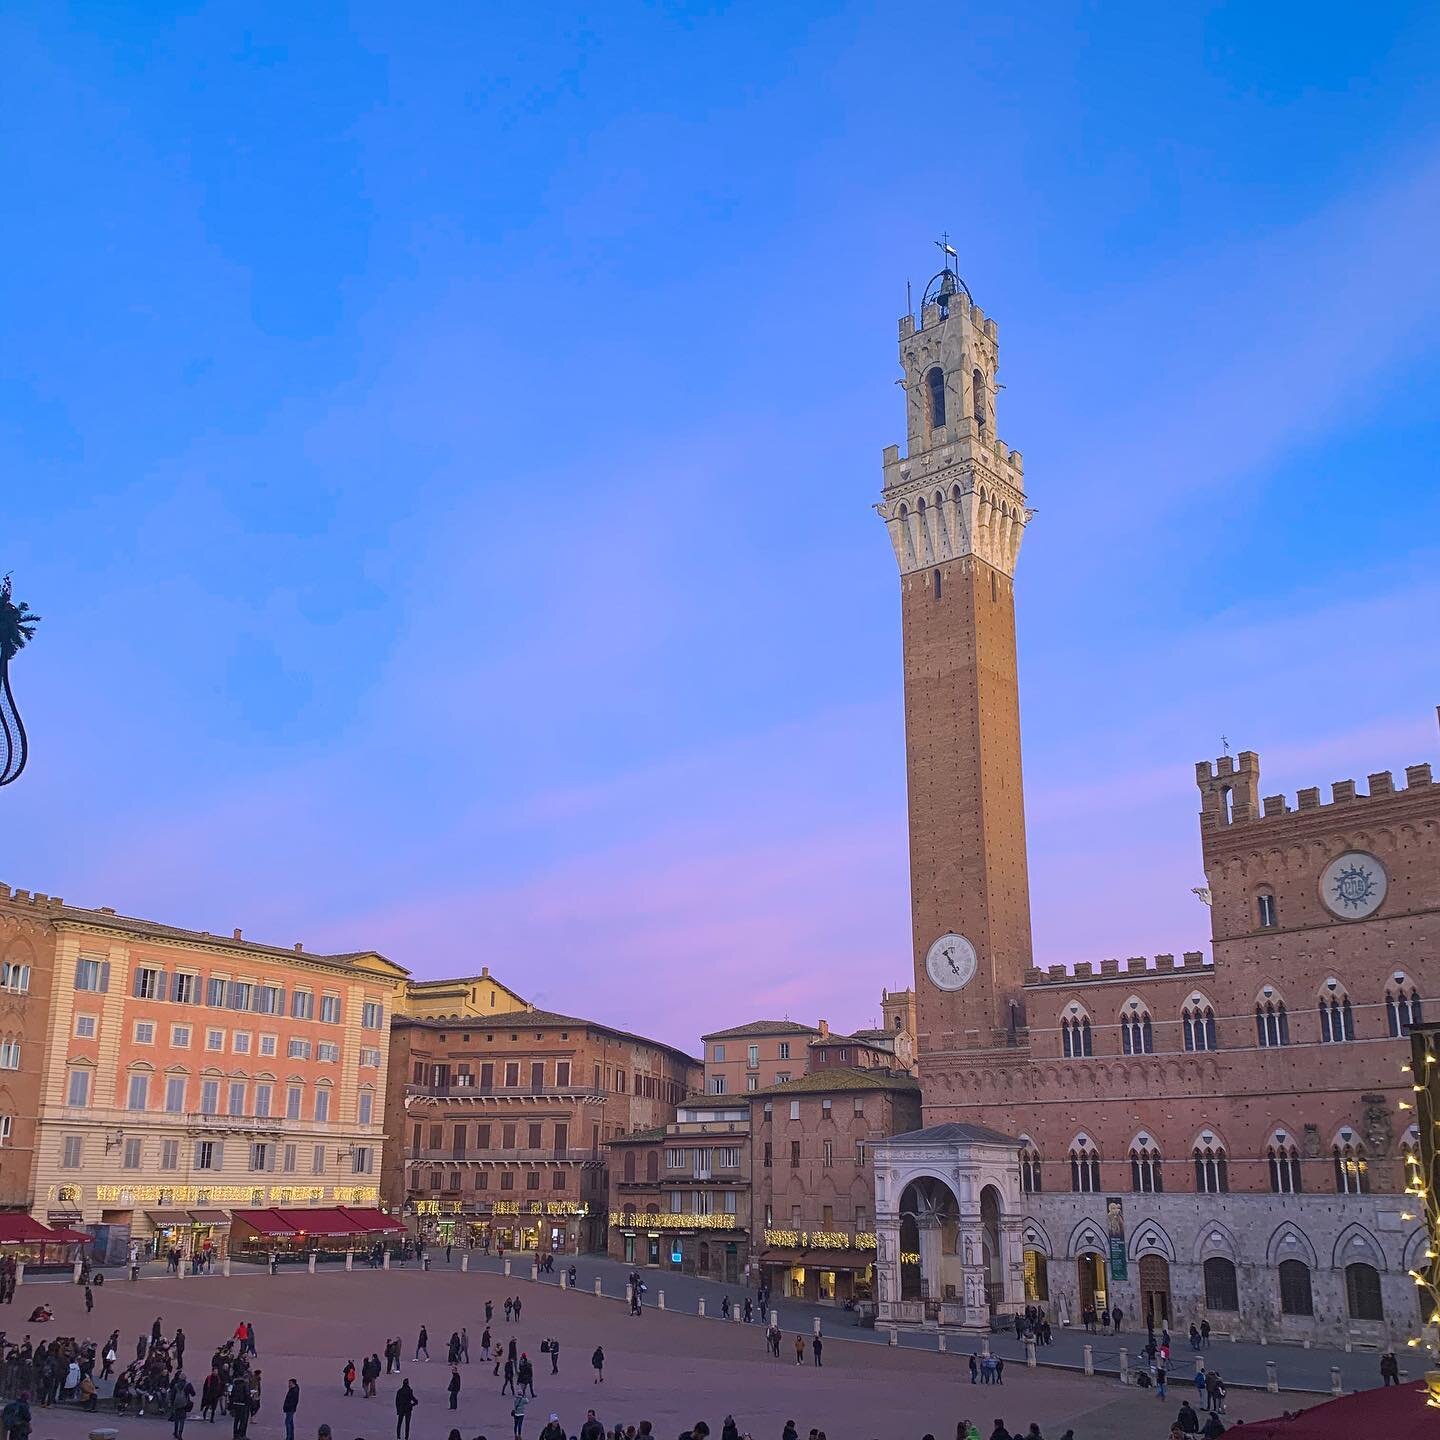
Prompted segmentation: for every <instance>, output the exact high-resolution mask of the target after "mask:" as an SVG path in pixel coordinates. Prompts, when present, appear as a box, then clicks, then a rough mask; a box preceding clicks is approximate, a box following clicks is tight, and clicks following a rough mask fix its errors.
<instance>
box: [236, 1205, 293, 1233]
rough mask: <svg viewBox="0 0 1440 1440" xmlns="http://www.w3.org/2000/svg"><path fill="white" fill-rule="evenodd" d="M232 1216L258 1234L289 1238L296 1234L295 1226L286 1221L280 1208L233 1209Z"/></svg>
mask: <svg viewBox="0 0 1440 1440" xmlns="http://www.w3.org/2000/svg"><path fill="white" fill-rule="evenodd" d="M230 1218H231V1220H232V1221H235V1222H237V1223H238V1224H241V1225H244V1226H245V1227H246V1228H247V1229H250V1230H253V1231H254V1232H255V1233H256V1234H257V1235H268V1236H271V1237H273V1238H276V1239H286V1240H288V1239H289V1238H290V1237H291V1236H292V1235H294V1234H295V1227H294V1226H293V1225H291V1224H290V1223H289V1222H288V1221H286V1220H285V1219H284V1218H283V1217H282V1216H281V1214H280V1212H279V1211H278V1210H232V1211H231V1212H230Z"/></svg>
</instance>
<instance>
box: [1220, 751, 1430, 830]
mask: <svg viewBox="0 0 1440 1440" xmlns="http://www.w3.org/2000/svg"><path fill="white" fill-rule="evenodd" d="M1247 757H1249V758H1251V759H1254V760H1255V762H1256V763H1255V764H1254V766H1253V774H1252V771H1251V769H1250V768H1249V767H1245V768H1241V767H1236V766H1235V765H1234V764H1233V761H1232V757H1231V756H1228V755H1223V756H1221V757H1220V759H1219V761H1217V762H1215V764H1214V765H1212V764H1211V762H1210V761H1208V760H1202V761H1200V762H1199V763H1198V764H1197V765H1196V766H1195V780H1196V783H1197V784H1198V785H1199V787H1200V793H1201V796H1202V803H1201V810H1200V825H1201V828H1202V829H1212V828H1220V827H1223V826H1227V825H1232V824H1235V823H1237V822H1240V821H1248V820H1272V819H1278V818H1280V817H1282V816H1286V815H1297V814H1300V813H1302V812H1305V811H1310V810H1334V809H1338V808H1340V807H1343V806H1347V805H1354V804H1357V803H1364V802H1365V801H1368V800H1381V799H1385V798H1387V797H1389V796H1392V795H1403V794H1405V793H1407V792H1408V791H1411V790H1423V789H1425V788H1426V787H1427V786H1430V785H1433V784H1434V783H1435V781H1434V776H1433V774H1432V771H1431V766H1430V764H1429V763H1428V762H1426V763H1424V764H1421V765H1407V766H1406V767H1405V783H1404V784H1403V785H1396V783H1395V777H1394V774H1393V773H1392V772H1391V771H1389V770H1376V771H1374V772H1373V773H1372V774H1370V775H1367V776H1366V777H1365V781H1366V785H1367V786H1368V787H1369V788H1368V789H1367V790H1361V789H1359V788H1358V787H1357V786H1356V784H1355V781H1353V780H1334V781H1332V782H1331V784H1330V798H1329V800H1322V799H1321V798H1320V787H1319V786H1318V785H1311V786H1308V787H1306V788H1305V789H1303V790H1298V791H1296V793H1295V803H1294V805H1293V806H1292V805H1291V804H1290V802H1289V801H1288V799H1287V798H1286V797H1285V796H1284V795H1266V796H1265V797H1264V798H1263V799H1262V800H1259V801H1258V803H1257V801H1256V799H1255V798H1254V796H1255V792H1256V791H1258V789H1259V780H1260V770H1259V762H1258V757H1256V756H1254V754H1253V752H1252V751H1248V750H1247V751H1245V752H1243V753H1242V754H1241V755H1240V756H1239V757H1235V758H1238V759H1239V760H1242V761H1243V760H1245V759H1246V758H1247ZM1227 791H1228V792H1229V793H1228V800H1229V803H1228V804H1227V803H1226V800H1227V794H1226V792H1227Z"/></svg>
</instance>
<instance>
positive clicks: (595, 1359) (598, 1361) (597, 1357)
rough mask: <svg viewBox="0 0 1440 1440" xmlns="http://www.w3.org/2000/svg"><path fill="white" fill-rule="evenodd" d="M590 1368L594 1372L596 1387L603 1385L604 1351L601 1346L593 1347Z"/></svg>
mask: <svg viewBox="0 0 1440 1440" xmlns="http://www.w3.org/2000/svg"><path fill="white" fill-rule="evenodd" d="M590 1368H591V1369H592V1370H594V1372H595V1381H594V1383H595V1384H596V1385H603V1384H604V1383H605V1349H604V1347H603V1346H601V1345H597V1346H596V1347H595V1353H594V1354H593V1355H592V1356H591V1357H590Z"/></svg>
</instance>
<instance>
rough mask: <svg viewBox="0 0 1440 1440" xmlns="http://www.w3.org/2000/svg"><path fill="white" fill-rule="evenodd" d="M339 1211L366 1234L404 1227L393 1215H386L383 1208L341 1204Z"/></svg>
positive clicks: (402, 1229)
mask: <svg viewBox="0 0 1440 1440" xmlns="http://www.w3.org/2000/svg"><path fill="white" fill-rule="evenodd" d="M339 1210H340V1213H341V1214H342V1215H344V1217H345V1218H346V1219H347V1220H352V1221H354V1223H355V1224H357V1225H358V1226H359V1227H360V1228H361V1229H362V1230H364V1231H365V1232H366V1233H367V1234H370V1235H375V1234H379V1233H380V1232H381V1231H401V1232H403V1231H404V1229H405V1226H404V1223H403V1222H402V1221H400V1220H397V1219H396V1218H395V1217H394V1216H393V1215H387V1214H386V1213H385V1212H384V1211H383V1210H361V1209H356V1208H355V1207H354V1206H353V1205H341V1206H340V1207H339Z"/></svg>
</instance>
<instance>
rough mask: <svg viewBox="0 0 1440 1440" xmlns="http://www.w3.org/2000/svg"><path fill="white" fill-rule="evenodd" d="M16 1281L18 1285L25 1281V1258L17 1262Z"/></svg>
mask: <svg viewBox="0 0 1440 1440" xmlns="http://www.w3.org/2000/svg"><path fill="white" fill-rule="evenodd" d="M15 1283H16V1284H17V1285H23V1284H24V1283H25V1262H24V1261H23V1260H17V1261H16V1262H15Z"/></svg>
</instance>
